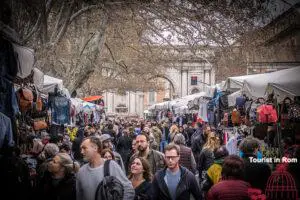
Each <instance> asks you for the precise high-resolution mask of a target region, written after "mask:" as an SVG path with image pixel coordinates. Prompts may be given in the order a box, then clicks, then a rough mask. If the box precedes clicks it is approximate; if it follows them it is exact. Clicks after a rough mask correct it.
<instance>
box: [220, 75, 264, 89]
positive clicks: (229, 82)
mask: <svg viewBox="0 0 300 200" xmlns="http://www.w3.org/2000/svg"><path fill="white" fill-rule="evenodd" d="M260 75H261V74H253V75H245V76H232V77H228V78H227V79H226V81H225V83H224V87H223V89H224V90H232V89H240V88H242V87H243V83H244V81H245V80H246V79H247V78H255V77H259V76H260Z"/></svg>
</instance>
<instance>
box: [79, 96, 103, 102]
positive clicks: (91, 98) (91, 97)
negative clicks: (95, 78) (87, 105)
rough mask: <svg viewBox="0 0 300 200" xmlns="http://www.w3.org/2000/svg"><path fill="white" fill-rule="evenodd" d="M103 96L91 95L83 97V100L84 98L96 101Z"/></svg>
mask: <svg viewBox="0 0 300 200" xmlns="http://www.w3.org/2000/svg"><path fill="white" fill-rule="evenodd" d="M101 98H102V96H89V97H84V98H82V100H84V101H96V100H99V99H101Z"/></svg>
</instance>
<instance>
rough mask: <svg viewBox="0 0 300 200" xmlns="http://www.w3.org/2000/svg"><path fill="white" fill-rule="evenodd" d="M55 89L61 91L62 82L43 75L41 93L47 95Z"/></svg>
mask: <svg viewBox="0 0 300 200" xmlns="http://www.w3.org/2000/svg"><path fill="white" fill-rule="evenodd" d="M56 87H57V89H58V90H62V89H63V87H64V86H63V80H61V79H58V78H54V77H52V76H48V75H44V87H43V89H42V93H44V94H48V93H49V92H54V89H55V88H56Z"/></svg>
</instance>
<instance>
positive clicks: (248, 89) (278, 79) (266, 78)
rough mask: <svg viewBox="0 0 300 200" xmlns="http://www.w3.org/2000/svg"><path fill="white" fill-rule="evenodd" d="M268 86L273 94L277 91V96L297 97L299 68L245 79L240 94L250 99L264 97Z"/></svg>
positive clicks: (299, 82)
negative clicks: (272, 90)
mask: <svg viewBox="0 0 300 200" xmlns="http://www.w3.org/2000/svg"><path fill="white" fill-rule="evenodd" d="M268 85H269V87H270V88H274V89H275V90H274V91H275V92H276V91H277V94H276V95H277V96H278V95H281V96H284V95H287V94H289V95H291V96H299V95H300V66H298V67H293V68H289V69H285V70H280V71H276V72H272V73H267V74H261V75H260V76H259V77H253V78H247V79H245V81H244V85H243V89H242V92H243V93H244V94H246V95H247V96H249V97H252V98H258V97H264V96H265V95H266V90H267V89H268V88H267V87H268ZM270 88H269V89H268V90H270ZM269 93H270V92H269ZM283 98H284V97H283Z"/></svg>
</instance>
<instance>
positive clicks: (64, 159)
mask: <svg viewBox="0 0 300 200" xmlns="http://www.w3.org/2000/svg"><path fill="white" fill-rule="evenodd" d="M79 167H80V166H79V164H78V163H77V162H76V161H74V160H72V158H71V157H70V155H68V154H67V153H58V154H56V155H55V156H54V157H53V158H52V160H51V161H50V162H49V163H48V167H47V171H46V172H45V175H44V177H43V178H42V180H41V181H40V183H39V184H38V189H37V199H40V198H43V199H47V200H48V199H49V200H50V199H51V200H53V199H64V200H69V199H70V200H71V199H76V179H75V173H76V172H77V171H78V170H79Z"/></svg>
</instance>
